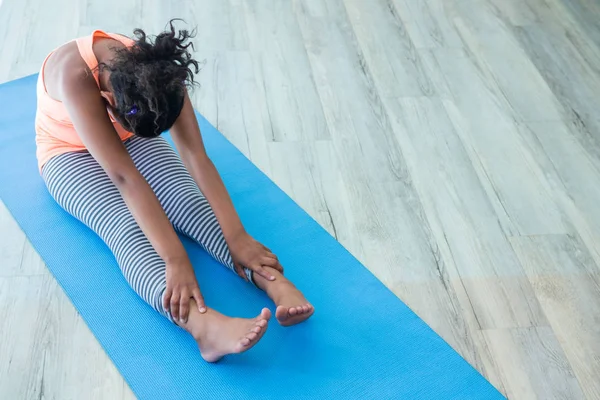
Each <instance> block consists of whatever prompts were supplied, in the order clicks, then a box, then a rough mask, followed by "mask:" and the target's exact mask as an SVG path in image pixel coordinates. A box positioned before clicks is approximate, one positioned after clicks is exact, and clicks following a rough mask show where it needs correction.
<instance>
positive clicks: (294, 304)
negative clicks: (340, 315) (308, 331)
mask: <svg viewBox="0 0 600 400" xmlns="http://www.w3.org/2000/svg"><path fill="white" fill-rule="evenodd" d="M267 268H268V267H267ZM269 272H270V273H271V274H272V275H274V276H275V280H274V281H268V280H266V279H265V278H263V277H262V276H260V275H258V274H254V281H255V282H256V284H257V285H258V287H260V288H261V289H263V290H264V291H265V292H267V294H268V295H269V297H270V298H271V299H272V300H273V301H274V302H275V304H276V305H277V309H276V310H275V318H277V321H279V323H280V324H281V325H282V326H291V325H296V324H299V323H300V322H303V321H305V320H307V319H308V318H310V316H311V315H313V313H314V312H315V308H314V307H313V306H312V305H311V304H310V303H309V302H308V300H306V298H305V297H304V295H303V294H302V293H301V292H300V291H299V290H298V289H297V288H296V286H294V284H293V283H292V282H290V281H289V280H288V279H287V278H286V277H285V276H283V275H282V274H281V273H280V272H279V271H277V270H276V269H274V268H269Z"/></svg>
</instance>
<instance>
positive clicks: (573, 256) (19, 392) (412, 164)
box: [0, 0, 600, 399]
mask: <svg viewBox="0 0 600 400" xmlns="http://www.w3.org/2000/svg"><path fill="white" fill-rule="evenodd" d="M0 3H1V5H0V59H1V60H2V62H1V63H0V82H4V81H8V80H11V79H15V78H19V77H22V76H25V75H28V74H31V73H34V72H37V71H38V69H39V66H40V64H41V62H42V60H43V58H44V57H45V55H46V54H47V53H48V52H49V51H51V50H52V49H53V48H54V47H56V46H59V45H60V44H62V43H63V42H65V41H67V40H70V39H72V38H74V37H76V36H78V35H86V34H89V33H90V32H91V30H92V29H94V28H102V29H104V30H109V31H116V32H121V33H130V32H131V31H132V29H133V28H135V27H143V28H144V29H146V30H147V31H150V32H158V31H159V30H161V29H162V28H163V27H164V25H165V23H166V21H167V20H168V19H169V18H171V17H184V18H185V19H186V20H187V21H188V23H190V25H195V26H198V35H197V37H196V39H195V44H196V50H197V53H196V55H197V57H198V59H202V60H205V61H204V62H203V65H204V67H203V69H202V71H201V73H200V74H199V77H198V78H199V80H200V82H201V83H202V87H201V88H200V89H198V90H197V91H196V92H195V105H196V107H197V108H198V109H199V110H200V111H201V112H202V113H203V114H204V115H205V116H206V117H207V118H208V119H209V120H210V121H211V122H212V123H213V124H215V125H216V126H217V127H218V128H219V130H221V131H222V132H223V133H224V134H225V135H226V136H227V137H228V138H229V139H230V140H231V141H232V142H233V143H234V144H235V145H236V146H237V147H238V148H240V149H241V150H242V151H243V152H244V153H245V154H246V155H247V156H248V157H250V158H251V159H252V160H253V161H254V163H255V164H256V165H258V166H259V167H260V168H261V169H262V170H263V171H264V172H265V173H267V174H268V175H269V176H270V177H271V178H272V179H273V180H274V181H275V182H276V183H277V184H278V185H280V186H281V187H282V188H283V189H284V190H285V191H286V192H287V193H288V194H289V195H290V196H291V197H292V198H293V199H294V200H296V201H297V202H298V203H299V204H300V205H301V206H302V207H303V208H304V209H305V210H307V211H308V212H309V213H310V214H311V215H312V216H313V217H314V218H316V219H317V220H318V221H319V222H320V223H321V225H322V226H323V227H325V228H326V229H327V230H328V231H329V232H331V234H333V235H335V237H336V238H337V239H338V240H339V241H340V242H341V243H342V244H343V245H344V246H345V247H346V248H348V249H349V250H350V251H351V252H352V253H353V254H354V255H355V256H356V257H358V258H359V259H360V260H361V261H362V262H363V263H364V264H365V265H366V266H367V267H368V268H369V269H370V270H371V271H373V273H374V274H375V275H377V277H378V278H379V279H381V281H382V282H383V283H384V284H386V285H387V286H388V287H390V288H391V289H392V290H393V291H394V292H395V293H396V294H397V295H398V296H399V297H400V298H401V299H402V300H404V301H405V302H406V303H407V304H408V305H409V306H410V307H411V308H412V309H413V310H414V311H415V312H416V313H417V314H419V315H420V316H421V317H422V318H423V319H424V320H425V321H426V322H427V323H428V324H429V325H431V327H432V328H433V329H435V331H436V332H438V333H439V334H440V335H441V336H442V337H443V338H444V339H445V340H446V341H448V342H449V343H450V344H451V345H452V346H453V347H454V348H455V349H456V351H458V352H459V353H460V354H461V355H462V356H463V357H464V358H465V359H466V360H467V361H469V362H470V363H471V364H472V365H473V366H474V367H475V368H477V369H478V370H479V371H481V373H482V374H484V375H485V376H486V377H487V378H488V379H489V380H490V381H491V382H492V383H493V384H494V385H495V386H496V387H497V388H498V389H499V390H500V391H502V392H503V393H504V394H506V395H507V396H508V397H509V398H513V399H534V398H538V399H559V398H560V399H580V398H587V399H600V378H599V377H600V268H599V266H600V207H599V206H598V205H599V204H600V184H599V182H600V111H599V110H600V23H599V22H598V21H600V2H599V1H597V0H295V1H278V0H196V1H168V2H167V1H160V0H153V1H150V0H103V1H92V0H88V1H87V4H86V2H85V0H82V1H69V0H53V1H42V0H4V1H3V2H2V1H0ZM0 234H1V236H2V240H1V241H0V265H1V268H0V398H6V399H9V398H10V399H34V398H44V399H80V398H86V399H91V398H93V399H130V398H133V397H134V396H133V394H132V393H131V391H130V389H129V388H128V387H127V384H126V383H125V382H124V381H123V379H122V378H121V376H120V375H119V373H118V372H117V370H116V369H115V367H114V366H113V365H112V363H111V362H110V361H109V359H108V358H107V356H106V355H105V353H104V352H103V350H102V349H101V348H100V346H99V345H98V343H97V342H96V340H95V339H94V337H93V335H92V334H91V333H90V331H89V330H88V328H87V327H86V325H85V323H84V322H83V321H82V319H81V318H80V317H79V315H78V314H77V312H76V310H75V309H74V308H73V306H72V305H71V304H70V302H69V301H68V300H67V298H66V296H65V295H64V293H63V292H62V290H61V289H60V288H59V287H58V286H57V283H56V282H55V280H54V278H52V276H51V275H50V274H49V273H48V271H47V270H46V268H45V266H44V264H43V262H42V261H41V260H40V258H39V256H38V255H37V254H36V252H35V251H34V250H33V249H32V248H31V246H30V244H29V243H28V241H27V239H26V237H25V236H24V234H23V233H22V232H21V231H20V229H19V228H18V227H17V225H16V223H15V222H14V220H13V219H12V217H11V216H10V215H9V214H8V212H7V211H6V209H5V208H4V207H3V206H1V205H0Z"/></svg>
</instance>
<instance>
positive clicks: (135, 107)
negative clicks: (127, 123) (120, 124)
mask: <svg viewBox="0 0 600 400" xmlns="http://www.w3.org/2000/svg"><path fill="white" fill-rule="evenodd" d="M137 112H138V108H137V106H136V105H134V106H133V107H131V110H129V111H127V115H135V114H137Z"/></svg>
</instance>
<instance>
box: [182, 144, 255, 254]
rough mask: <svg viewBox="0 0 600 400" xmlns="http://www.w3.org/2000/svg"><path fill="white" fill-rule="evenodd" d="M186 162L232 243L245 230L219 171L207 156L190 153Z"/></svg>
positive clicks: (229, 241)
mask: <svg viewBox="0 0 600 400" xmlns="http://www.w3.org/2000/svg"><path fill="white" fill-rule="evenodd" d="M184 163H185V165H186V167H187V169H188V170H189V171H190V174H191V175H192V177H193V178H194V181H196V184H197V185H198V187H199V188H200V190H201V191H202V193H203V194H204V196H206V199H207V200H208V203H209V204H210V206H211V207H212V209H213V211H214V213H215V216H216V217H217V220H218V221H219V225H220V226H221V230H222V231H223V236H224V237H225V241H226V242H227V243H231V241H232V240H233V239H234V238H235V237H237V236H238V235H240V234H242V233H244V232H245V231H244V227H243V225H242V222H241V221H240V217H239V216H238V214H237V212H236V211H235V207H234V206H233V203H232V201H231V197H230V196H229V193H227V189H226V188H225V185H224V184H223V180H222V179H221V177H220V175H219V172H218V171H217V169H216V168H215V166H214V164H213V163H212V161H211V160H210V159H209V158H208V157H206V156H198V157H194V156H193V155H188V156H187V157H184Z"/></svg>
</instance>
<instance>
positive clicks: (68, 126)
mask: <svg viewBox="0 0 600 400" xmlns="http://www.w3.org/2000/svg"><path fill="white" fill-rule="evenodd" d="M97 38H112V39H115V40H118V41H119V42H121V43H123V44H124V45H125V46H127V47H130V46H132V45H133V43H134V42H133V40H132V39H129V38H128V37H125V36H122V35H117V34H113V33H106V32H102V31H94V32H93V33H92V34H91V35H90V36H86V37H82V38H79V39H75V41H76V43H77V48H78V49H79V53H80V54H81V58H83V60H84V61H85V63H86V64H87V66H88V67H89V69H90V70H91V71H92V73H93V75H94V79H95V80H96V83H97V84H98V88H100V83H99V81H98V70H97V67H98V60H97V59H96V56H95V55H94V52H93V51H92V44H93V43H94V40H95V39H97ZM50 55H52V53H50V54H48V56H47V57H46V59H45V60H44V62H43V63H42V68H41V70H40V74H39V76H38V81H37V111H36V116H35V133H36V135H35V142H36V145H37V151H36V156H37V160H38V167H39V169H40V171H41V170H42V167H43V166H44V164H45V163H46V162H47V161H48V160H50V159H51V158H52V157H54V156H57V155H59V154H63V153H68V152H71V151H81V150H85V146H84V145H83V142H82V141H81V139H80V138H79V135H78V134H77V132H75V128H74V127H73V122H71V118H70V117H69V113H68V112H67V110H66V108H65V106H64V104H63V103H62V102H60V101H57V100H54V99H53V98H51V97H50V95H48V93H47V92H46V85H45V83H44V67H45V66H46V61H47V60H48V57H50ZM109 116H110V114H109ZM110 120H111V121H112V123H113V125H114V127H115V130H116V131H117V133H118V134H119V137H120V138H121V140H126V139H128V138H130V137H131V136H133V133H131V132H128V131H126V130H125V129H124V128H123V127H122V126H121V125H120V124H119V123H118V122H116V121H115V120H114V119H113V118H112V117H110Z"/></svg>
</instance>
